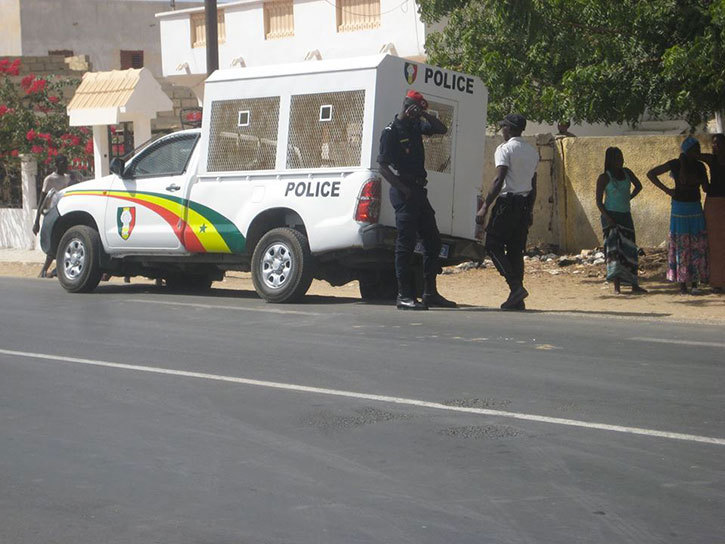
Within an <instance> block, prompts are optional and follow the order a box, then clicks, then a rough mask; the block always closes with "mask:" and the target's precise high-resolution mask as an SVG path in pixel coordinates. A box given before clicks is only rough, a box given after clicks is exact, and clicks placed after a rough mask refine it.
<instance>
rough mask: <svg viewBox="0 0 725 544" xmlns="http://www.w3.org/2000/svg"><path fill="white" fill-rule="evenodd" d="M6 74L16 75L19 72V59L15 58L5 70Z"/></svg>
mask: <svg viewBox="0 0 725 544" xmlns="http://www.w3.org/2000/svg"><path fill="white" fill-rule="evenodd" d="M7 72H8V75H11V76H17V75H18V74H19V73H20V59H15V60H14V61H13V63H12V64H11V65H10V67H9V68H8V70H7Z"/></svg>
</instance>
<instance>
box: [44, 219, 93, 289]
mask: <svg viewBox="0 0 725 544" xmlns="http://www.w3.org/2000/svg"><path fill="white" fill-rule="evenodd" d="M101 251H102V249H101V238H100V237H99V236H98V233H97V232H96V231H95V230H93V229H92V228H91V227H88V226H86V225H77V226H75V227H71V228H70V229H68V231H67V232H66V233H65V234H64V235H63V237H62V238H61V239H60V244H59V245H58V252H57V253H56V257H55V260H56V269H57V271H58V281H60V284H61V285H62V286H63V288H64V289H65V290H66V291H69V292H71V293H88V292H90V291H93V290H94V289H95V288H96V286H97V285H98V282H100V281H101V267H100V264H99V262H100V255H101Z"/></svg>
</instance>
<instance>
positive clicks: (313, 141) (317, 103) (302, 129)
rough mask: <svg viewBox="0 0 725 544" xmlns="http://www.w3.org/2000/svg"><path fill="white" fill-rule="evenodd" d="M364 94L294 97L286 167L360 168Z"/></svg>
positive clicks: (362, 92) (352, 92) (326, 94)
mask: <svg viewBox="0 0 725 544" xmlns="http://www.w3.org/2000/svg"><path fill="white" fill-rule="evenodd" d="M364 111H365V91H364V90H359V91H340V92H333V93H316V94H300V95H296V96H293V97H292V104H291V110H290V126H289V146H288V147H287V168H290V169H294V168H336V167H341V166H360V150H361V144H362V130H363V114H364Z"/></svg>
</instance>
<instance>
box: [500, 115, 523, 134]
mask: <svg viewBox="0 0 725 544" xmlns="http://www.w3.org/2000/svg"><path fill="white" fill-rule="evenodd" d="M498 126H500V127H503V126H509V127H511V128H513V129H514V130H520V131H522V132H523V131H524V129H526V117H524V116H523V115H520V114H518V113H509V114H508V115H507V116H506V117H504V118H503V121H499V123H498Z"/></svg>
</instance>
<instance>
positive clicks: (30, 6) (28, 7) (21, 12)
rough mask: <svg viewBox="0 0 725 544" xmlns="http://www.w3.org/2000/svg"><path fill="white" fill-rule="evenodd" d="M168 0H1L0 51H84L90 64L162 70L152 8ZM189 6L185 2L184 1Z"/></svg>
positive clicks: (105, 67)
mask: <svg viewBox="0 0 725 544" xmlns="http://www.w3.org/2000/svg"><path fill="white" fill-rule="evenodd" d="M172 4H173V2H172V1H170V0H166V1H145V0H0V14H2V17H0V56H23V57H27V56H34V57H42V56H46V55H61V56H64V57H72V56H75V55H88V56H89V57H90V62H91V65H92V66H93V69H94V70H98V71H105V70H118V69H122V70H123V69H126V68H142V67H145V68H148V69H149V70H151V72H152V73H153V74H154V75H155V76H156V77H160V76H161V75H162V73H161V39H160V35H159V22H158V20H157V19H156V17H155V14H156V13H158V12H161V11H168V10H169V9H171V6H172ZM190 5H191V6H193V5H195V3H192V4H189V3H186V2H184V3H183V4H182V6H183V7H188V6H190Z"/></svg>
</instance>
